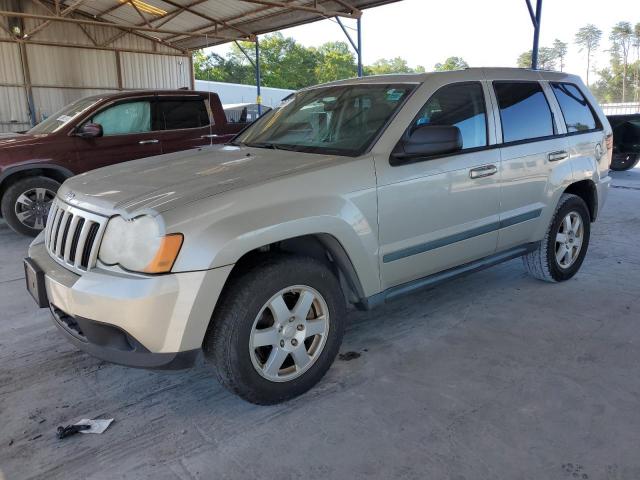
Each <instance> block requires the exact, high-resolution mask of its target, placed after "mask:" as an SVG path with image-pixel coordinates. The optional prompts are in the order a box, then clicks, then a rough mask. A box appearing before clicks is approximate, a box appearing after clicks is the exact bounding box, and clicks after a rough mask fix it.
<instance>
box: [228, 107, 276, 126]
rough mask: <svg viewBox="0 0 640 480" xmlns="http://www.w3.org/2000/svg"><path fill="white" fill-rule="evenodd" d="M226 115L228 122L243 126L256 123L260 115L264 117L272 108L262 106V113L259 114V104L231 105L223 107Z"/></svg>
mask: <svg viewBox="0 0 640 480" xmlns="http://www.w3.org/2000/svg"><path fill="white" fill-rule="evenodd" d="M222 108H224V113H225V115H226V116H227V122H229V123H233V124H238V123H241V124H243V125H247V124H249V123H252V122H255V121H256V120H257V119H258V117H259V116H260V115H264V114H265V113H267V112H268V111H269V110H271V107H266V106H264V105H262V108H261V109H260V113H258V104H257V103H230V104H225V105H223V107H222Z"/></svg>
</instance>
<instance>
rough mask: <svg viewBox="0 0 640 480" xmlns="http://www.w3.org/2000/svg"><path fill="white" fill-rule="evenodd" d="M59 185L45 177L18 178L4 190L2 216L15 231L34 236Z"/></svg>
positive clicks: (43, 225) (42, 224) (39, 229)
mask: <svg viewBox="0 0 640 480" xmlns="http://www.w3.org/2000/svg"><path fill="white" fill-rule="evenodd" d="M59 187H60V184H59V183H58V182H56V181H55V180H52V179H51V178H47V177H27V178H23V179H21V180H18V181H17V182H15V183H14V184H12V185H11V186H10V187H9V188H7V190H6V191H5V192H4V195H3V197H2V216H3V217H4V219H5V220H6V222H7V224H8V225H9V226H10V227H11V228H12V229H13V230H14V231H15V232H18V233H22V234H23V235H29V236H31V237H35V236H36V235H38V233H40V232H41V231H42V230H43V229H44V227H45V223H46V221H47V216H48V215H49V208H50V207H51V202H52V201H53V199H54V198H55V196H56V192H57V191H58V188H59Z"/></svg>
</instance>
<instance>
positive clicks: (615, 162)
mask: <svg viewBox="0 0 640 480" xmlns="http://www.w3.org/2000/svg"><path fill="white" fill-rule="evenodd" d="M638 162H640V154H635V153H614V154H613V158H612V159H611V170H615V171H616V172H623V171H625V170H631V169H632V168H633V167H635V166H636V165H637V164H638Z"/></svg>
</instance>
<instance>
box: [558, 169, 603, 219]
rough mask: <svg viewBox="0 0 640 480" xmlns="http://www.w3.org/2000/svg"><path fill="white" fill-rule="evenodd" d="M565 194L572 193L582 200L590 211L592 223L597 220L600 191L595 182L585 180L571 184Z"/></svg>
mask: <svg viewBox="0 0 640 480" xmlns="http://www.w3.org/2000/svg"><path fill="white" fill-rule="evenodd" d="M563 193H571V194H573V195H577V196H578V197H580V198H582V200H584V203H586V204H587V208H588V209H589V215H590V217H591V222H594V221H595V220H596V218H597V216H598V189H597V187H596V184H595V182H594V181H593V180H589V179H585V180H579V181H577V182H574V183H571V184H570V185H569V186H568V187H567V188H566V189H565V190H564V192H563Z"/></svg>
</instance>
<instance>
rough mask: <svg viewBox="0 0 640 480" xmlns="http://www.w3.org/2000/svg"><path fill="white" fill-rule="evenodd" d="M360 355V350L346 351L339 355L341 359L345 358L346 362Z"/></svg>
mask: <svg viewBox="0 0 640 480" xmlns="http://www.w3.org/2000/svg"><path fill="white" fill-rule="evenodd" d="M358 357H360V354H359V353H358V352H346V353H341V354H340V355H338V358H339V359H340V360H343V361H345V362H348V361H349V360H353V359H355V358H358Z"/></svg>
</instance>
